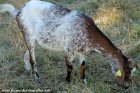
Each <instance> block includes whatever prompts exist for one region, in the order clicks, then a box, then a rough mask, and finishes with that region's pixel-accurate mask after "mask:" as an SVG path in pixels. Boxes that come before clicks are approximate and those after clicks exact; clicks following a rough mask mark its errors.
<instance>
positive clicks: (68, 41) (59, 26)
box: [0, 0, 131, 85]
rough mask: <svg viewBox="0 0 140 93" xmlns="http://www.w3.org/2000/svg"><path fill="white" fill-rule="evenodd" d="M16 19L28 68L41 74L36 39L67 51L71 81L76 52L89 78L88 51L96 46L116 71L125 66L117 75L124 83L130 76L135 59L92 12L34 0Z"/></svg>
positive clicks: (47, 46) (48, 47) (68, 71)
mask: <svg viewBox="0 0 140 93" xmlns="http://www.w3.org/2000/svg"><path fill="white" fill-rule="evenodd" d="M9 7H10V6H9ZM12 7H13V6H12ZM0 8H1V7H0ZM13 10H14V9H13ZM9 12H10V11H9ZM13 15H14V14H13ZM16 19H17V22H18V25H19V28H20V29H21V30H22V31H21V32H22V34H23V36H24V39H25V42H26V45H27V52H26V53H25V56H24V60H25V65H26V67H27V69H32V70H33V73H34V74H35V76H36V77H37V78H39V76H38V73H37V68H36V60H35V52H34V48H35V42H36V41H37V42H38V44H39V45H40V46H42V47H44V48H45V49H50V50H54V51H64V52H65V53H66V57H65V62H66V66H67V77H66V80H67V81H70V74H71V72H72V69H73V68H72V64H71V62H72V61H73V60H74V58H75V56H78V57H79V61H80V64H81V66H80V75H81V79H84V81H85V75H84V72H85V55H86V54H88V53H89V52H90V51H93V50H94V51H96V52H99V53H100V54H102V55H103V56H105V57H106V58H108V59H109V60H110V62H111V65H112V71H113V72H114V73H115V72H116V71H117V70H118V69H119V70H121V73H122V74H123V75H122V76H121V77H116V79H117V81H118V83H119V84H120V85H123V82H124V81H125V80H127V79H128V78H129V77H130V74H131V68H130V67H129V65H130V63H131V62H129V60H128V58H127V57H125V56H124V55H123V54H122V52H121V51H120V50H119V49H118V48H117V47H115V46H114V45H113V44H112V42H111V41H110V40H109V39H108V38H107V37H106V36H105V35H104V34H103V33H102V32H101V31H100V30H99V29H98V28H97V26H96V25H95V24H94V22H93V20H92V19H91V18H89V17H88V16H86V15H84V14H82V13H79V12H77V11H71V10H69V9H67V8H63V7H61V6H57V5H54V4H52V3H49V2H44V1H39V0H31V1H29V2H28V3H27V4H26V5H25V6H24V7H23V8H22V9H21V10H20V11H19V12H17V14H16Z"/></svg>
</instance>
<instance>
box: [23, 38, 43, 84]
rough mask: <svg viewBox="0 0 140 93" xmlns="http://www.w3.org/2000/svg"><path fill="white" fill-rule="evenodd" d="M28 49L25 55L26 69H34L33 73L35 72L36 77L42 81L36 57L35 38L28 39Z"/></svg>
mask: <svg viewBox="0 0 140 93" xmlns="http://www.w3.org/2000/svg"><path fill="white" fill-rule="evenodd" d="M26 45H27V49H28V50H27V51H26V53H25V55H24V63H25V69H26V70H32V74H34V76H35V79H36V80H37V81H38V82H39V83H41V81H40V76H39V74H38V70H37V65H36V59H35V51H34V49H35V40H26Z"/></svg>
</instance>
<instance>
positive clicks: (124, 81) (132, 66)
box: [115, 58, 138, 88]
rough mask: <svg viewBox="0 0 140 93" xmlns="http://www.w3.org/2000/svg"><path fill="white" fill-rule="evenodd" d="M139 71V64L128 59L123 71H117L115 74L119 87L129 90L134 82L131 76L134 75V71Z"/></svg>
mask: <svg viewBox="0 0 140 93" xmlns="http://www.w3.org/2000/svg"><path fill="white" fill-rule="evenodd" d="M136 68H137V69H138V64H137V63H135V62H134V61H133V60H132V59H128V58H126V60H125V62H124V64H123V66H122V69H117V70H116V72H115V77H116V80H117V82H118V84H119V85H121V86H123V87H124V88H128V87H129V86H130V85H131V83H132V81H131V76H132V75H133V73H134V70H136Z"/></svg>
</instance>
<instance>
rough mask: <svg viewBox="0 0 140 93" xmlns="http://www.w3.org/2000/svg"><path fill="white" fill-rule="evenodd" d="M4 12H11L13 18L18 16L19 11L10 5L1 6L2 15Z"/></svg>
mask: <svg viewBox="0 0 140 93" xmlns="http://www.w3.org/2000/svg"><path fill="white" fill-rule="evenodd" d="M3 12H9V13H10V14H11V15H12V16H14V17H15V16H16V15H17V13H18V10H17V9H16V8H15V7H14V6H13V5H10V4H0V13H3Z"/></svg>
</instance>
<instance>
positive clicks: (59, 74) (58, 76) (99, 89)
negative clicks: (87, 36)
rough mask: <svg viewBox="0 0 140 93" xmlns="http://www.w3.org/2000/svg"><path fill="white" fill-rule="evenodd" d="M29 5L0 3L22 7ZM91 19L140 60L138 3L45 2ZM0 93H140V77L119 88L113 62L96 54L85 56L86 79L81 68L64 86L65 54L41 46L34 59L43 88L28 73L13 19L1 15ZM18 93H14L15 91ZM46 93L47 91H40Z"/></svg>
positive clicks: (12, 0) (126, 0)
mask: <svg viewBox="0 0 140 93" xmlns="http://www.w3.org/2000/svg"><path fill="white" fill-rule="evenodd" d="M26 1H27V0H0V3H7V2H8V3H11V4H13V5H14V6H15V7H16V8H20V7H22V6H23V5H24V4H25V2H26ZM46 1H50V2H53V3H55V4H58V5H61V6H64V7H68V8H70V9H73V10H77V11H80V12H83V13H85V14H87V15H89V16H90V17H91V18H93V20H94V21H95V23H96V25H97V26H98V27H99V28H100V29H101V30H102V31H103V32H104V33H105V34H106V35H107V36H108V37H109V38H110V39H111V41H112V42H113V43H114V44H115V45H116V46H117V47H118V48H119V49H121V50H122V52H123V53H124V54H125V55H126V56H128V57H130V58H133V59H134V60H135V61H138V59H139V53H140V48H139V45H140V40H139V37H140V16H139V15H140V12H139V11H140V0H46ZM0 33H1V34H0V91H2V90H3V89H16V90H22V89H43V90H47V89H50V93H93V91H94V93H140V77H139V76H140V73H139V72H137V73H136V74H135V75H134V76H133V77H132V80H133V82H132V86H131V87H130V88H128V89H122V88H121V87H118V86H117V85H116V81H115V79H114V76H113V74H112V73H111V67H110V64H109V61H108V60H106V59H105V58H103V57H102V56H101V55H99V54H97V53H91V54H90V55H87V65H86V78H87V85H86V86H85V85H83V84H82V82H81V81H80V78H79V64H78V62H77V61H78V60H77V59H76V60H75V61H74V62H73V65H74V70H73V73H72V81H71V83H70V84H68V83H67V82H65V81H64V78H65V76H66V68H65V65H64V53H60V52H54V51H49V50H45V49H42V48H41V47H39V46H38V45H37V47H36V60H37V66H38V69H39V73H40V76H41V79H42V82H43V83H42V84H38V83H37V82H36V81H35V80H34V77H33V76H32V75H29V74H28V73H27V72H26V71H25V70H24V62H23V55H24V52H25V50H26V47H25V44H24V41H23V39H22V38H21V35H20V30H19V29H18V27H17V23H16V21H15V19H14V18H13V17H12V16H10V15H9V14H8V13H5V14H0ZM13 93H14V92H13ZM42 93H43V92H42Z"/></svg>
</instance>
